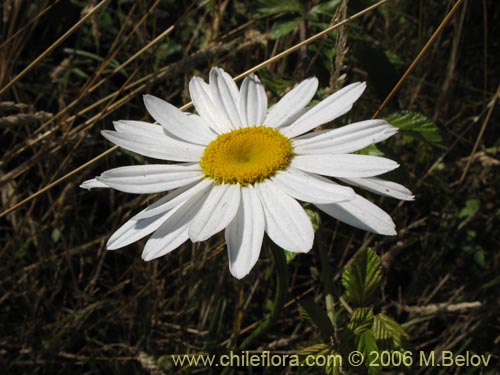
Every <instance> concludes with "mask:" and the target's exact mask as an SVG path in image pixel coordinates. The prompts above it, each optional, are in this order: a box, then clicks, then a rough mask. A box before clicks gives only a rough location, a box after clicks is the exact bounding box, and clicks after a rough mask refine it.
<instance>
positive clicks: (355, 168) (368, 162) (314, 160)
mask: <svg viewBox="0 0 500 375" xmlns="http://www.w3.org/2000/svg"><path fill="white" fill-rule="evenodd" d="M291 165H292V167H295V168H298V169H301V170H304V171H306V172H312V173H318V174H322V175H325V176H330V177H372V176H376V175H379V174H382V173H385V172H389V171H392V170H393V169H396V168H397V167H399V164H398V163H396V162H395V161H393V160H390V159H386V158H381V157H379V156H369V155H356V154H334V155H328V154H318V155H297V156H295V157H294V158H293V159H292V164H291Z"/></svg>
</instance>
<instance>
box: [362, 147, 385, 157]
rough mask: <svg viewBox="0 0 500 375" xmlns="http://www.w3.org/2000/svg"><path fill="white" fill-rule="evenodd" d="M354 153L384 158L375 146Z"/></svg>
mask: <svg viewBox="0 0 500 375" xmlns="http://www.w3.org/2000/svg"><path fill="white" fill-rule="evenodd" d="M356 153H357V154H361V155H371V156H384V153H383V152H382V151H380V150H379V148H378V147H377V146H375V145H370V146H367V147H365V148H363V149H361V150H359V151H358V152H356Z"/></svg>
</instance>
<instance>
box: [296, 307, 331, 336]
mask: <svg viewBox="0 0 500 375" xmlns="http://www.w3.org/2000/svg"><path fill="white" fill-rule="evenodd" d="M299 306H300V309H299V311H300V313H301V315H302V316H304V317H305V318H306V319H308V320H309V321H311V322H312V323H313V324H314V325H315V326H316V327H318V328H319V329H320V331H321V333H322V334H323V336H325V337H330V336H331V335H332V334H333V325H332V322H331V321H330V319H329V318H328V315H327V314H326V312H325V311H324V310H323V309H322V308H321V307H319V305H318V304H317V303H315V302H314V301H313V300H310V299H306V300H302V301H300V302H299Z"/></svg>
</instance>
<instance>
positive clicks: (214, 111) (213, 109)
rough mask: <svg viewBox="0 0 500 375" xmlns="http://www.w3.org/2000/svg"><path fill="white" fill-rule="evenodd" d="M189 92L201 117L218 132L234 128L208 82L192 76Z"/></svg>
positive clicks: (225, 131)
mask: <svg viewBox="0 0 500 375" xmlns="http://www.w3.org/2000/svg"><path fill="white" fill-rule="evenodd" d="M189 93H190V95H191V99H192V101H193V105H194V107H195V108H196V112H198V113H199V115H200V116H201V118H202V119H203V120H205V121H207V123H208V124H209V125H210V127H211V128H212V129H213V130H214V131H215V132H216V133H217V134H223V133H227V132H229V131H231V130H232V127H231V124H230V123H229V122H228V121H227V118H226V116H225V115H224V113H221V110H220V108H218V106H217V105H216V104H215V102H214V100H213V99H212V94H211V93H210V89H209V86H208V84H207V83H206V82H205V81H203V80H202V79H201V78H199V77H193V78H191V81H190V82H189Z"/></svg>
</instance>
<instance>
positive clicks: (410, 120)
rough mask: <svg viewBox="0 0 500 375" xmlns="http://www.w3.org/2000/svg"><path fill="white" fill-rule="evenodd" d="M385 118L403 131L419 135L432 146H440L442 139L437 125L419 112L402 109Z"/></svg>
mask: <svg viewBox="0 0 500 375" xmlns="http://www.w3.org/2000/svg"><path fill="white" fill-rule="evenodd" d="M385 120H386V121H387V122H388V123H389V124H391V125H392V126H395V127H396V128H398V129H400V130H402V131H403V132H406V133H409V134H414V135H418V136H421V137H422V138H423V139H425V140H426V141H427V142H429V143H431V144H433V145H434V146H442V144H441V143H442V140H443V139H442V137H441V134H440V133H439V130H438V128H437V126H436V125H435V124H434V123H433V122H432V121H431V120H429V119H428V118H427V117H425V116H424V115H422V114H420V113H415V112H408V111H403V112H398V113H393V114H392V115H390V116H389V117H387V118H386V119H385Z"/></svg>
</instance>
